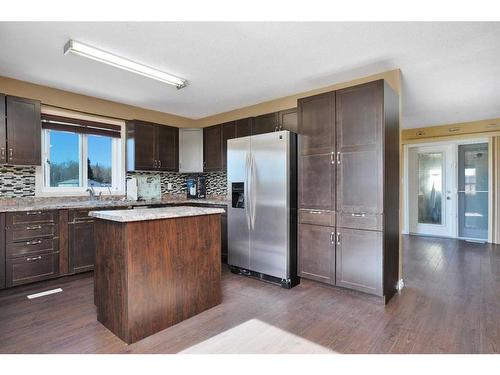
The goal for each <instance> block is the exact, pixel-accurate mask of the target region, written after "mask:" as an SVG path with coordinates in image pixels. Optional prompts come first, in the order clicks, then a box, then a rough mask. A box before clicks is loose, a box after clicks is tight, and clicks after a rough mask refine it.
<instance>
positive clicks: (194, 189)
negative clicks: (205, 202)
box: [186, 175, 207, 199]
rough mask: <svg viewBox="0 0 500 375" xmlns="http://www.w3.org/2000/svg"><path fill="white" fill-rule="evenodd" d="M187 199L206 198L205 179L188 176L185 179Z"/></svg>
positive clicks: (200, 176) (203, 177) (201, 176)
mask: <svg viewBox="0 0 500 375" xmlns="http://www.w3.org/2000/svg"><path fill="white" fill-rule="evenodd" d="M186 186H187V198H188V199H205V198H206V197H207V187H206V177H205V176H203V175H190V176H188V177H187V178H186Z"/></svg>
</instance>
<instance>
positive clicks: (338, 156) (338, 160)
mask: <svg viewBox="0 0 500 375" xmlns="http://www.w3.org/2000/svg"><path fill="white" fill-rule="evenodd" d="M337 164H338V165H340V151H337Z"/></svg>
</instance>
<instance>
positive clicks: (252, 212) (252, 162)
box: [250, 154, 257, 229]
mask: <svg viewBox="0 0 500 375" xmlns="http://www.w3.org/2000/svg"><path fill="white" fill-rule="evenodd" d="M255 169H256V165H255V159H254V158H253V155H252V154H250V181H251V184H250V196H251V197H252V198H251V202H250V203H251V207H252V209H251V210H250V215H251V216H250V217H251V219H252V229H254V228H255V208H256V206H255V205H256V203H257V199H256V196H255V195H256V189H255V182H256V180H257V178H256V175H255Z"/></svg>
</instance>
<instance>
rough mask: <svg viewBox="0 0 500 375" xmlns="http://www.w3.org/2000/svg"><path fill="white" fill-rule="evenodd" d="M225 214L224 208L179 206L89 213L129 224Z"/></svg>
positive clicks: (100, 217) (96, 216)
mask: <svg viewBox="0 0 500 375" xmlns="http://www.w3.org/2000/svg"><path fill="white" fill-rule="evenodd" d="M224 212H225V211H224V209H222V208H212V207H189V206H178V207H161V208H135V209H131V210H112V211H91V212H89V216H92V217H95V218H98V219H103V220H110V221H118V222H120V223H128V222H132V221H147V220H159V219H173V218H178V217H187V216H202V215H215V214H223V213H224Z"/></svg>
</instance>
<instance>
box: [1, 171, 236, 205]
mask: <svg viewBox="0 0 500 375" xmlns="http://www.w3.org/2000/svg"><path fill="white" fill-rule="evenodd" d="M136 174H157V175H160V178H161V192H162V194H166V193H172V194H186V177H187V176H188V174H184V173H176V172H134V173H127V177H132V176H134V175H136ZM204 175H205V176H206V177H207V195H226V194H227V181H226V178H227V177H226V176H227V175H226V172H209V173H205V174H204ZM168 183H171V184H172V189H171V190H168V189H167V187H168ZM34 196H35V167H20V166H19V167H18V166H12V165H2V166H0V198H21V197H34Z"/></svg>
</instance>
